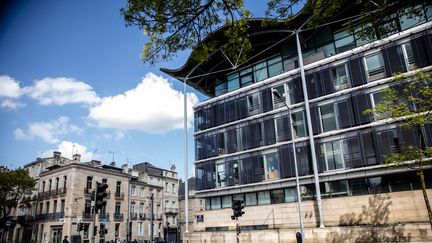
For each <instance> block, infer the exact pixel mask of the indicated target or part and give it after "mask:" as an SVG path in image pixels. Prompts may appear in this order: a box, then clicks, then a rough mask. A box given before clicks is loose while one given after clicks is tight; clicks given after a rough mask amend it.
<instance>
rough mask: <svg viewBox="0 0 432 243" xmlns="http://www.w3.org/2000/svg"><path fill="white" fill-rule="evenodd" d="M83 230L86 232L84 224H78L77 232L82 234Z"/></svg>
mask: <svg viewBox="0 0 432 243" xmlns="http://www.w3.org/2000/svg"><path fill="white" fill-rule="evenodd" d="M83 230H84V224H83V223H78V224H77V231H78V232H80V231H83Z"/></svg>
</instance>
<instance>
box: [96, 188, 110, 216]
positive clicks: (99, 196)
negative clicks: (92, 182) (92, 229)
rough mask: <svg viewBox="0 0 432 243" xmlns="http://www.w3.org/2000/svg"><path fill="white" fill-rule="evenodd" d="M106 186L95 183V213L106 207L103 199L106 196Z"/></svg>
mask: <svg viewBox="0 0 432 243" xmlns="http://www.w3.org/2000/svg"><path fill="white" fill-rule="evenodd" d="M107 188H108V185H107V184H106V183H100V182H97V183H96V192H97V193H96V195H95V197H96V200H95V213H97V212H98V210H99V209H102V208H103V207H105V206H106V201H105V198H106V197H107V196H108V194H107V192H106V189H107Z"/></svg>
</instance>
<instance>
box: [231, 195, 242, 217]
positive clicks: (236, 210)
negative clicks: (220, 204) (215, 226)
mask: <svg viewBox="0 0 432 243" xmlns="http://www.w3.org/2000/svg"><path fill="white" fill-rule="evenodd" d="M243 203H244V201H243V200H235V201H233V203H232V206H231V208H232V210H233V215H231V219H232V220H234V219H236V218H238V217H241V216H242V215H243V214H244V212H243V210H242V209H243V208H244V207H245V206H243Z"/></svg>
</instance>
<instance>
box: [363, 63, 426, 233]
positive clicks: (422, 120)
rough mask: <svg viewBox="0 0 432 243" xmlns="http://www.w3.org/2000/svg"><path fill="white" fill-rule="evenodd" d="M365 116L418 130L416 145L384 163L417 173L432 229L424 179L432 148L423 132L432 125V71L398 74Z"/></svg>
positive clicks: (389, 156)
mask: <svg viewBox="0 0 432 243" xmlns="http://www.w3.org/2000/svg"><path fill="white" fill-rule="evenodd" d="M366 113H368V114H373V115H374V116H375V118H376V119H389V121H391V122H392V121H393V122H401V124H402V128H403V129H415V130H416V133H417V134H418V142H417V144H402V146H401V149H400V152H399V153H394V154H390V155H388V156H385V158H384V162H385V163H386V164H389V165H391V166H399V167H407V168H411V169H415V170H416V171H417V175H418V178H419V180H420V184H421V188H422V191H423V198H424V201H425V204H426V208H427V211H428V216H429V223H430V226H431V229H432V210H431V206H430V202H429V199H428V196H427V191H426V181H425V177H424V168H425V166H428V165H431V164H432V147H426V143H425V142H426V141H425V137H424V136H423V132H422V130H423V128H424V126H425V125H431V124H432V71H420V70H418V71H415V72H414V74H409V75H406V74H395V75H394V78H393V80H392V83H391V86H390V87H389V88H387V89H385V90H384V95H383V97H382V98H381V100H380V101H379V103H378V104H377V105H376V106H375V108H374V109H373V110H367V111H366Z"/></svg>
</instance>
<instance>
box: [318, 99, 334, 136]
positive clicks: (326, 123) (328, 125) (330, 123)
mask: <svg viewBox="0 0 432 243" xmlns="http://www.w3.org/2000/svg"><path fill="white" fill-rule="evenodd" d="M320 113H321V126H322V131H324V132H328V131H333V130H336V129H337V123H336V113H335V108H334V104H333V103H331V104H327V105H322V106H321V107H320Z"/></svg>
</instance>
